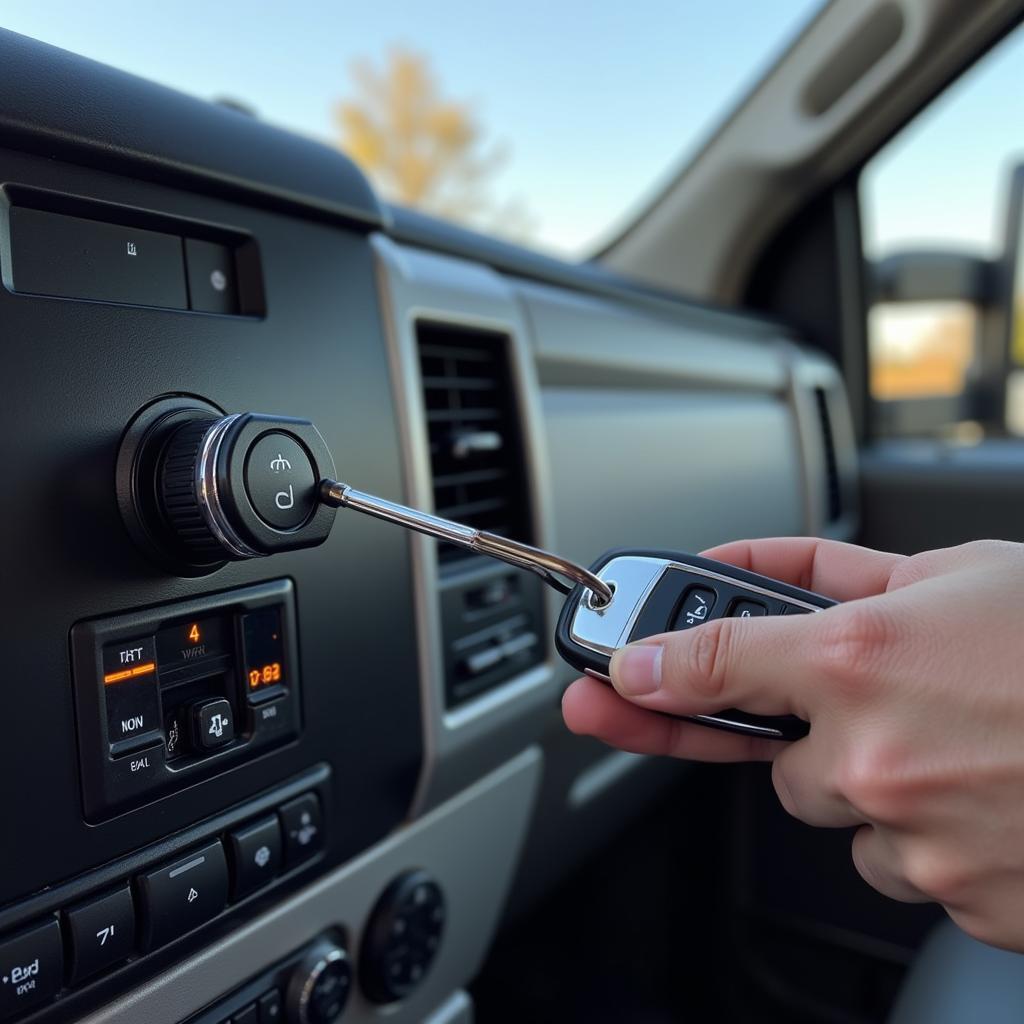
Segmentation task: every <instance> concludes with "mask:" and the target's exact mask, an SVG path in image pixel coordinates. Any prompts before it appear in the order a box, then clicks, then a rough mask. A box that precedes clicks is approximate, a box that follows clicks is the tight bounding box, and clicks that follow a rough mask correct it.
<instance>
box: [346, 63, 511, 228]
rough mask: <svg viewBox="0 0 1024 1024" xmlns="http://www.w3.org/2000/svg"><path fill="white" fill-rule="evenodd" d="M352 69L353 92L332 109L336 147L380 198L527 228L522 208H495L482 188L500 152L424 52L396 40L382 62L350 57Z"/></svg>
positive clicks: (443, 213)
mask: <svg viewBox="0 0 1024 1024" xmlns="http://www.w3.org/2000/svg"><path fill="white" fill-rule="evenodd" d="M351 75H352V82H353V86H354V88H353V94H352V96H351V98H349V99H346V100H342V101H341V102H339V103H338V104H337V105H336V106H335V111H334V114H335V121H336V123H337V127H338V132H339V139H340V144H341V148H342V149H344V150H345V152H346V153H348V154H349V156H351V157H352V158H353V159H354V160H355V161H356V162H357V163H358V164H359V165H360V166H361V167H362V168H363V170H364V171H365V172H366V173H367V174H368V175H369V177H370V178H371V179H372V180H373V182H374V184H375V185H376V186H377V187H378V188H379V189H380V191H381V193H382V194H383V195H384V196H385V197H386V198H387V199H389V200H391V201H393V202H396V203H401V204H403V205H405V206H413V207H416V208H417V209H420V210H424V211H426V212H428V213H433V214H436V215H438V216H441V217H447V218H450V219H453V220H459V221H464V222H469V223H474V222H475V223H478V224H479V223H480V222H482V221H484V220H486V219H487V216H488V214H491V215H492V216H494V217H495V218H496V219H498V220H499V221H500V220H504V221H506V222H507V223H506V225H505V226H506V228H507V229H508V230H506V232H505V233H509V231H513V232H515V233H517V234H524V233H528V231H529V224H528V222H529V217H528V215H527V214H526V213H525V211H523V210H521V209H520V208H519V207H518V206H517V205H516V204H511V205H508V206H505V207H503V208H500V209H498V208H495V205H494V203H493V202H492V200H491V198H490V196H489V194H488V186H489V184H490V182H491V179H492V178H493V176H494V174H495V173H496V172H497V171H498V170H500V168H501V166H502V164H503V162H504V154H503V152H502V151H501V149H500V148H498V147H496V146H493V145H488V144H487V143H486V142H485V138H484V131H483V128H482V126H481V125H480V122H479V121H478V120H477V118H476V117H475V115H474V113H473V110H472V108H471V106H470V105H469V104H468V103H464V102H459V101H457V100H452V99H449V98H447V97H446V96H444V95H443V94H442V92H441V89H440V86H439V85H438V82H437V79H436V77H435V76H434V74H433V72H432V71H431V68H430V64H429V62H428V60H427V59H426V58H425V57H424V56H422V55H420V54H417V53H413V52H411V51H409V50H404V49H401V48H396V49H394V50H392V51H391V53H390V54H389V55H388V57H387V59H386V61H385V62H384V64H383V66H382V67H378V66H375V65H374V64H373V63H372V62H370V61H368V60H359V61H356V62H354V63H353V65H352V67H351Z"/></svg>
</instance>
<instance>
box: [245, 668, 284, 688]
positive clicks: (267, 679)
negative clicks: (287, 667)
mask: <svg viewBox="0 0 1024 1024" xmlns="http://www.w3.org/2000/svg"><path fill="white" fill-rule="evenodd" d="M279 682H281V662H279V661H272V662H270V664H268V665H262V666H261V667H260V668H251V669H249V686H250V688H251V689H254V690H255V689H256V687H257V686H269V685H270V684H271V683H279Z"/></svg>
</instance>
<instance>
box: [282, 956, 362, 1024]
mask: <svg viewBox="0 0 1024 1024" xmlns="http://www.w3.org/2000/svg"><path fill="white" fill-rule="evenodd" d="M314 955H315V956H316V963H315V964H314V965H313V966H312V967H311V968H310V969H309V973H308V974H307V975H306V977H305V978H303V979H302V982H301V985H297V986H294V994H293V996H292V998H293V1004H292V1005H293V1006H294V1010H295V1016H296V1017H297V1018H298V1021H299V1024H310V1019H309V1001H310V1000H311V999H312V998H313V990H314V989H315V988H316V984H317V982H318V981H319V980H320V976H321V975H322V974H323V973H324V971H326V970H327V968H328V967H330V966H331V964H335V963H338V961H340V960H341V961H347V960H348V955H347V954H346V953H345V951H344V950H343V949H340V948H339V947H337V946H333V947H332V948H330V949H328V950H326V951H324V952H322V953H320V952H317V953H315V954H314ZM296 980H298V979H296ZM293 984H294V983H293Z"/></svg>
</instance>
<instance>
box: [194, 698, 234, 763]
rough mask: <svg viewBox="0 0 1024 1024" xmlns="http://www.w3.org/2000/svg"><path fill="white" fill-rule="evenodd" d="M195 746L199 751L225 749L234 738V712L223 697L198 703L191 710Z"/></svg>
mask: <svg viewBox="0 0 1024 1024" xmlns="http://www.w3.org/2000/svg"><path fill="white" fill-rule="evenodd" d="M193 718H194V728H195V744H196V746H197V747H198V748H199V749H200V750H216V749H217V748H218V747H226V746H227V745H228V744H229V743H230V742H231V741H232V740H233V739H234V738H235V712H234V709H233V708H232V707H231V704H230V702H229V701H227V700H225V699H224V698H223V697H215V698H214V699H213V700H205V701H200V702H199V704H197V705H195V706H194V710H193Z"/></svg>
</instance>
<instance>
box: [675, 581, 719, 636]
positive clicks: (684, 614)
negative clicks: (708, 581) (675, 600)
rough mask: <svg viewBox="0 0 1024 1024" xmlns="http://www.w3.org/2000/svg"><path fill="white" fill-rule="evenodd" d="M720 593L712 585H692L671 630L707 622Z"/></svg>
mask: <svg viewBox="0 0 1024 1024" xmlns="http://www.w3.org/2000/svg"><path fill="white" fill-rule="evenodd" d="M717 600H718V595H717V594H716V593H715V592H714V591H713V590H712V589H711V588H710V587H691V588H690V589H689V590H688V591H687V592H686V595H685V596H684V597H683V603H682V604H681V605H680V606H679V611H678V612H677V614H676V618H675V621H674V622H673V623H672V625H671V627H670V630H679V629H690V628H691V627H693V626H699V625H700V624H701V623H702V622H707V621H708V619H709V618H711V611H712V609H713V608H714V607H715V601H717Z"/></svg>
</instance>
